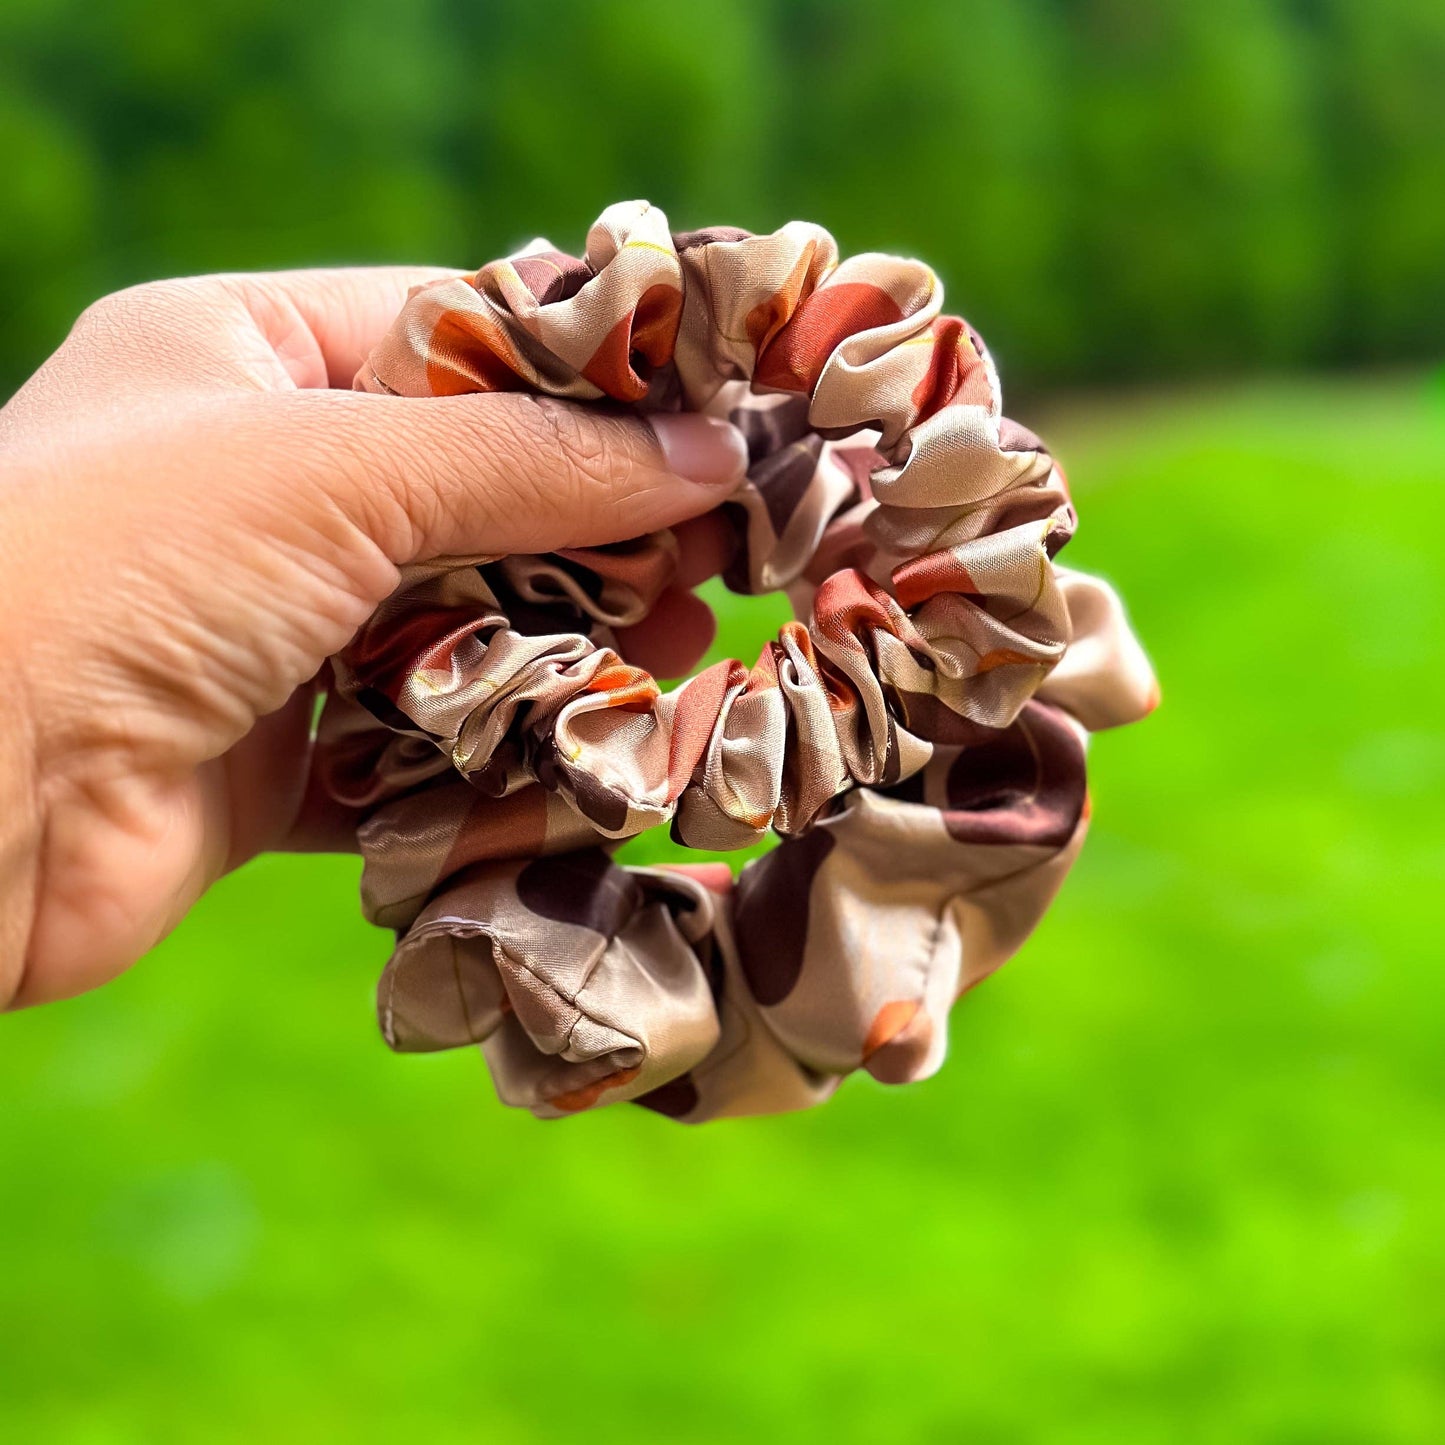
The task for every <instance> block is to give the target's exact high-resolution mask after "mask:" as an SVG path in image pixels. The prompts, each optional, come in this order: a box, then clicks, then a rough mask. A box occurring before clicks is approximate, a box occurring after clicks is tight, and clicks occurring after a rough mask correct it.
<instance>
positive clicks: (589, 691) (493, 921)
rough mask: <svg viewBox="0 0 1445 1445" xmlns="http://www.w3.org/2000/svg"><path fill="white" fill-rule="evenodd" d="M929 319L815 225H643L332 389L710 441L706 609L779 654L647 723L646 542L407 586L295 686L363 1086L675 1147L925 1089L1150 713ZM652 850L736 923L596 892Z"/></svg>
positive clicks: (463, 563)
mask: <svg viewBox="0 0 1445 1445" xmlns="http://www.w3.org/2000/svg"><path fill="white" fill-rule="evenodd" d="M942 300H943V288H942V285H941V284H940V282H939V280H938V278H937V277H936V276H935V275H934V273H933V272H932V271H931V270H930V269H929V268H928V267H927V266H925V265H923V264H922V263H921V262H918V261H910V260H904V259H901V258H899V257H896V256H888V255H880V254H866V255H860V256H855V257H853V258H851V259H849V260H844V261H839V259H838V253H837V248H836V246H835V244H834V242H833V239H832V237H831V236H830V235H829V234H828V233H827V232H826V231H824V230H823V229H821V228H820V227H818V226H814V225H810V224H807V223H804V222H798V221H794V222H790V223H789V224H787V225H785V226H783V227H782V228H781V229H780V230H777V231H775V232H773V233H772V234H771V235H758V236H754V235H750V234H749V233H747V232H746V231H740V230H734V229H730V228H714V229H710V230H705V231H693V232H686V233H679V234H676V235H674V234H672V233H671V232H670V231H669V229H668V224H667V219H666V217H665V216H664V215H663V213H662V212H661V211H660V210H657V209H656V208H655V207H652V206H650V205H648V204H647V203H646V202H642V201H634V202H626V203H623V204H619V205H614V206H611V207H609V208H608V209H607V210H606V211H604V212H603V214H602V216H601V217H600V218H599V220H598V221H597V223H596V224H595V225H594V226H593V227H592V229H591V231H590V232H589V233H588V237H587V248H586V255H585V256H584V257H582V258H581V259H578V258H576V257H572V256H567V255H563V254H561V253H560V252H557V251H555V250H553V249H552V248H551V247H550V246H549V245H548V244H547V243H546V242H544V241H537V242H534V243H532V245H530V246H528V247H527V248H526V249H525V250H523V251H522V252H520V253H519V254H517V255H515V256H512V257H509V258H507V259H505V260H501V261H495V262H493V263H492V264H491V265H488V266H484V267H483V268H482V269H481V270H480V271H479V272H477V273H476V275H475V276H472V277H466V278H455V279H449V280H443V281H439V282H436V283H434V284H431V285H427V286H424V287H422V288H420V289H419V290H417V291H416V292H414V293H413V295H412V296H411V298H410V299H409V300H408V302H407V303H406V306H405V307H404V309H403V310H402V312H401V315H400V316H399V317H398V319H397V321H396V323H395V325H394V326H393V328H392V330H391V332H390V334H389V335H388V336H387V337H386V338H385V339H384V340H383V341H382V342H381V343H380V344H379V345H378V346H377V348H376V350H375V351H374V352H373V353H372V355H371V356H370V358H369V359H368V361H367V362H366V364H365V365H364V366H363V367H362V369H361V372H360V374H359V375H358V377H357V379H356V385H357V387H358V388H360V389H363V390H366V391H372V392H386V393H395V394H399V395H403V396H437V395H451V394H456V393H459V392H478V391H502V390H509V391H517V390H530V391H533V392H537V393H544V394H546V395H549V396H554V397H565V398H570V399H572V400H574V401H579V402H589V401H603V400H608V401H610V402H613V403H618V402H620V403H624V404H626V405H627V406H629V407H631V408H633V409H635V410H638V411H657V410H692V411H702V412H707V413H710V414H713V415H718V416H725V417H728V418H729V419H730V420H731V421H732V422H734V423H735V424H736V425H737V426H738V427H739V428H740V429H741V430H742V431H743V433H744V435H745V436H746V438H747V440H748V445H749V452H750V468H749V472H748V477H747V480H746V482H745V483H744V484H743V486H742V487H741V489H740V490H739V491H737V492H735V493H733V494H732V495H731V496H730V497H729V499H728V500H727V501H726V502H724V503H723V504H722V507H721V509H720V510H721V513H722V515H723V517H724V518H725V519H726V521H727V522H728V523H729V524H730V526H731V528H732V530H733V532H734V533H735V537H736V543H737V547H736V553H735V556H734V560H733V562H732V564H731V565H730V566H729V568H728V570H727V571H726V572H725V574H724V580H725V582H726V584H727V586H728V587H730V588H731V589H732V590H734V591H737V592H747V593H756V592H767V591H772V590H776V589H785V590H786V591H787V593H788V596H789V598H790V600H791V602H792V604H793V608H794V612H795V615H796V616H797V617H800V618H801V617H808V618H809V621H808V623H807V625H806V626H804V625H803V623H802V622H800V621H793V622H789V623H787V624H786V625H785V626H784V627H783V629H782V631H781V633H780V634H779V636H778V638H777V639H776V640H775V641H772V642H769V643H767V644H766V646H765V647H764V648H763V651H762V654H761V656H760V657H759V659H758V661H757V662H756V664H755V665H754V666H752V667H751V668H749V667H747V666H745V665H744V664H743V663H741V662H736V661H728V662H720V663H718V664H716V665H715V666H713V667H710V668H708V669H706V670H705V671H703V672H702V673H700V674H698V675H697V676H696V677H693V678H692V679H691V680H690V681H688V682H687V683H685V684H684V685H683V686H682V687H680V688H678V689H677V690H676V691H674V692H670V693H663V692H662V691H661V690H660V689H659V687H658V685H657V683H656V682H655V681H654V679H653V678H652V677H651V676H650V675H649V674H648V673H646V672H644V671H643V670H641V669H640V668H637V667H634V666H633V665H631V664H630V663H628V662H627V661H625V660H624V659H623V657H622V656H620V655H619V652H618V650H617V647H616V637H615V634H614V631H613V629H614V628H619V627H623V626H631V625H634V624H635V623H636V622H638V621H639V620H640V619H641V618H642V617H644V616H645V615H646V614H647V613H648V611H649V610H650V608H651V607H652V606H653V604H654V603H655V602H656V600H657V598H658V597H659V596H660V595H661V593H662V591H663V590H664V588H665V587H666V586H667V585H668V583H669V581H670V580H671V578H672V576H673V572H674V568H675V564H676V545H675V542H674V540H673V537H672V534H671V533H670V532H658V533H654V534H652V535H650V536H647V537H641V538H638V539H636V540H634V541H629V542H624V543H618V544H616V545H612V546H604V547H594V548H586V549H573V550H569V551H564V552H557V553H551V554H547V555H545V556H540V555H539V556H508V557H493V556H479V557H467V558H449V559H444V560H441V561H438V562H433V563H427V564H425V565H420V566H414V567H410V568H408V569H406V571H405V573H404V575H403V579H402V582H401V585H400V586H399V588H398V590H397V591H396V593H395V594H394V595H393V596H392V597H391V598H389V599H388V601H387V602H386V603H385V604H384V605H383V606H382V607H381V608H380V609H379V610H378V611H377V612H376V614H375V615H374V616H373V617H372V618H371V619H370V621H368V622H367V623H366V624H365V625H364V626H363V627H362V628H361V630H360V631H359V633H358V634H357V635H356V637H355V638H354V639H353V641H352V642H351V643H350V645H349V646H348V647H347V648H346V650H345V651H344V652H342V653H341V654H340V655H339V656H338V657H337V658H335V659H334V660H333V668H334V672H335V676H336V683H337V686H336V690H335V692H334V693H333V695H332V697H331V698H330V700H329V701H328V704H327V708H326V712H325V714H324V716H323V720H322V725H321V736H320V747H321V755H322V758H323V767H324V770H325V777H326V779H327V782H328V786H329V787H330V790H331V791H332V793H333V794H334V795H335V796H336V797H337V798H338V799H340V800H342V801H344V802H346V803H348V804H350V805H352V806H354V807H357V808H360V809H362V810H363V812H364V821H363V822H362V824H361V826H360V829H359V834H358V837H359V842H360V847H361V851H362V854H363V855H364V858H365V871H364V875H363V881H362V896H363V903H364V906H365V910H366V914H367V917H368V918H370V919H371V920H372V921H373V922H375V923H378V924H381V925H384V926H387V927H390V928H393V929H395V930H396V933H397V935H398V941H397V945H396V949H395V952H394V953H393V955H392V958H391V961H390V962H389V963H388V965H387V967H386V970H385V972H384V974H383V976H382V979H381V984H380V989H379V995H378V1005H379V1014H380V1022H381V1027H382V1031H383V1033H384V1035H385V1037H386V1040H387V1042H388V1043H389V1044H390V1045H391V1046H392V1047H393V1048H395V1049H398V1050H429V1049H444V1048H453V1047H457V1046H460V1045H463V1044H480V1045H481V1048H482V1052H483V1054H484V1055H485V1057H486V1059H487V1062H488V1065H489V1066H490V1068H491V1071H492V1074H493V1077H494V1080H495V1082H496V1086H497V1091H498V1093H499V1094H500V1096H501V1097H502V1099H503V1100H504V1101H506V1102H507V1103H509V1104H516V1105H522V1106H524V1107H527V1108H530V1109H532V1110H533V1111H534V1112H535V1113H537V1114H539V1115H543V1116H547V1117H556V1116H559V1115H563V1114H570V1113H575V1112H577V1111H579V1110H582V1109H586V1108H589V1107H591V1106H593V1105H596V1104H600V1103H611V1102H615V1101H621V1100H633V1101H635V1102H637V1103H640V1104H643V1105H646V1106H647V1107H649V1108H652V1109H655V1110H658V1111H659V1112H661V1113H664V1114H667V1115H670V1116H672V1117H674V1118H678V1119H684V1120H688V1121H700V1120H703V1119H710V1118H716V1117H720V1116H725V1115H736V1114H752V1113H766V1112H775V1111H780V1110H786V1109H795V1108H801V1107H805V1106H807V1105H810V1104H813V1103H816V1102H818V1101H819V1100H821V1099H823V1098H825V1097H826V1096H827V1095H828V1094H830V1093H831V1092H832V1090H833V1089H834V1088H835V1087H836V1086H837V1084H838V1082H839V1081H840V1079H841V1078H842V1077H843V1076H844V1075H846V1074H848V1073H850V1072H851V1071H853V1070H855V1069H858V1068H860V1067H862V1068H866V1069H867V1070H868V1071H869V1072H870V1073H872V1074H873V1075H874V1076H875V1077H876V1078H878V1079H882V1080H884V1081H886V1082H890V1083H894V1082H904V1081H908V1080H913V1079H918V1078H921V1077H923V1076H925V1075H927V1074H930V1073H932V1072H933V1071H934V1070H935V1069H937V1068H938V1066H939V1065H940V1064H941V1063H942V1060H943V1056H944V1051H945V1047H946V1041H947V1017H948V1011H949V1009H950V1007H951V1005H952V1004H953V1002H954V1001H955V999H956V998H957V997H958V996H959V994H961V993H962V992H963V991H964V990H965V989H967V988H969V987H970V986H972V985H973V984H974V983H977V982H978V981H979V980H980V979H981V978H983V977H984V976H985V975H987V974H988V973H990V972H992V971H993V970H994V969H995V968H997V967H998V966H999V964H1001V963H1002V962H1003V961H1004V960H1005V959H1006V958H1007V957H1008V956H1009V955H1010V954H1011V953H1012V952H1013V951H1014V950H1015V949H1016V948H1017V947H1018V946H1019V945H1020V944H1021V943H1022V941H1023V940H1024V938H1025V937H1026V936H1027V934H1028V933H1029V931H1030V930H1031V929H1032V928H1033V926H1034V925H1035V923H1036V922H1037V921H1038V919H1039V918H1040V916H1041V915H1042V913H1043V911H1044V909H1045V908H1046V907H1047V905H1048V903H1049V901H1050V900H1051V898H1052V897H1053V895H1054V893H1055V891H1056V890H1057V888H1058V886H1059V884H1060V882H1061V881H1062V879H1063V876H1064V874H1065V873H1066V872H1067V870H1068V868H1069V866H1070V864H1071V863H1072V861H1073V858H1074V856H1075V855H1076V853H1077V851H1078V848H1079V846H1080V844H1081V842H1082V839H1083V834H1084V829H1085V826H1086V820H1087V815H1088V806H1087V797H1086V792H1085V780H1084V742H1085V738H1086V734H1087V733H1088V732H1090V731H1094V730H1097V729H1099V728H1103V727H1110V726H1113V725H1115V724H1119V723H1124V722H1129V721H1131V720H1133V719H1136V718H1139V717H1141V716H1143V715H1144V714H1145V713H1146V712H1148V711H1149V710H1150V708H1151V707H1152V706H1153V705H1154V703H1155V701H1156V700H1157V693H1156V688H1155V683H1154V679H1153V675H1152V672H1151V670H1150V667H1149V664H1148V661H1147V659H1146V658H1145V657H1144V654H1143V653H1142V651H1141V650H1140V648H1139V645H1138V643H1137V642H1136V641H1135V640H1134V638H1133V635H1132V634H1131V632H1130V631H1129V628H1128V625H1127V623H1126V621H1125V618H1124V615H1123V612H1122V609H1121V606H1120V603H1119V600H1118V598H1117V597H1116V596H1115V594H1114V592H1113V591H1112V590H1111V589H1110V588H1109V587H1108V586H1107V585H1106V584H1104V583H1103V582H1100V581H1098V580H1095V579H1093V578H1090V577H1086V576H1084V575H1082V574H1080V573H1077V572H1071V571H1068V570H1066V569H1063V568H1061V567H1059V566H1057V565H1056V564H1055V561H1054V557H1055V555H1056V553H1057V552H1058V550H1059V548H1061V547H1062V546H1063V545H1064V543H1065V542H1067V541H1068V539H1069V537H1070V536H1071V535H1072V533H1073V530H1074V526H1075V514H1074V509H1073V506H1072V504H1071V502H1070V500H1069V494H1068V490H1067V487H1066V484H1065V480H1064V475H1063V472H1062V471H1061V470H1060V469H1059V467H1058V466H1057V465H1056V464H1055V462H1054V461H1053V458H1052V457H1051V456H1050V455H1049V453H1048V452H1047V451H1046V450H1045V449H1044V447H1043V444H1042V443H1041V442H1040V441H1039V440H1038V438H1037V437H1035V436H1034V435H1033V434H1032V433H1030V432H1028V431H1025V430H1024V429H1023V428H1022V427H1019V426H1016V425H1014V424H1013V423H1012V422H1009V421H1007V420H1005V419H1004V418H1003V417H1002V416H1001V413H1000V395H999V384H998V376H997V373H996V371H995V369H994V365H993V362H992V360H991V359H990V357H989V355H988V352H987V350H986V349H985V347H984V345H983V342H982V341H981V339H980V338H979V337H978V335H977V334H976V333H975V332H974V331H973V330H972V329H971V328H970V327H969V326H968V325H967V323H965V322H963V321H961V320H959V319H957V318H956V317H950V316H944V315H941V314H940V307H941V305H942ZM660 823H670V824H671V827H672V832H673V836H674V838H675V839H677V840H678V841H679V842H681V843H683V844H686V845H688V846H690V847H695V848H704V849H719V848H722V849H726V848H736V847H740V846H742V845H745V844H748V843H752V842H754V841H755V840H757V839H759V838H760V837H762V836H763V835H764V834H765V833H767V832H768V831H769V830H770V829H771V830H772V831H774V832H776V833H777V834H779V835H781V839H782V841H781V842H780V843H779V844H778V846H777V847H776V848H774V849H773V850H772V851H770V852H768V853H766V854H765V855H763V856H762V857H760V858H757V859H754V860H753V861H752V862H750V863H749V864H748V865H747V866H746V867H745V868H744V869H743V871H742V874H741V876H740V877H739V878H738V880H737V883H736V886H734V885H733V884H732V882H731V880H730V879H725V880H723V881H721V882H718V883H716V884H713V883H711V882H709V883H704V882H701V881H699V879H698V878H697V877H694V876H691V875H687V874H683V873H679V872H676V871H673V870H670V869H666V868H626V867H621V866H619V865H618V864H616V863H614V862H613V861H612V859H611V857H610V856H609V853H610V850H611V849H612V848H613V847H614V846H615V844H616V840H621V839H625V838H628V837H631V836H633V835H635V834H637V833H640V832H642V831H643V830H644V829H647V828H650V827H652V826H654V825H656V824H660ZM713 871H714V872H717V873H722V872H725V871H726V870H722V869H717V870H713Z"/></svg>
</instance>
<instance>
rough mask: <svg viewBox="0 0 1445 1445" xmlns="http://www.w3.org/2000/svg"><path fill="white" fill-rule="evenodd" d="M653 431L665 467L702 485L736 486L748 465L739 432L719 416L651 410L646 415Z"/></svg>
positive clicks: (746, 452)
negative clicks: (650, 412)
mask: <svg viewBox="0 0 1445 1445" xmlns="http://www.w3.org/2000/svg"><path fill="white" fill-rule="evenodd" d="M647 420H648V424H649V425H650V426H651V427H652V430H653V431H654V432H655V433H656V434H657V442H658V445H659V446H660V447H661V448H662V454H663V456H664V457H665V458H666V460H667V469H668V471H670V472H672V473H674V474H675V475H676V476H679V477H683V478H685V479H686V480H687V481H689V482H697V483H698V484H699V485H700V486H705V487H726V486H736V485H737V484H738V483H739V482H740V481H742V479H743V475H744V473H745V472H746V471H747V469H748V444H747V442H746V441H745V440H744V438H743V434H742V432H740V431H739V430H738V429H737V427H735V426H734V425H733V424H732V423H731V422H730V421H724V420H723V419H722V417H720V416H700V415H699V414H698V413H697V412H691V411H680V412H655V413H653V415H651V416H649V417H648V418H647Z"/></svg>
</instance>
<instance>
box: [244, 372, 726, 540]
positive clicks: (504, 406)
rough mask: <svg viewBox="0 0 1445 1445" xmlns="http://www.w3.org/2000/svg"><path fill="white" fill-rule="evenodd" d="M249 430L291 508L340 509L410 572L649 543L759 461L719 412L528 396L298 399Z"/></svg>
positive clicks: (308, 395)
mask: <svg viewBox="0 0 1445 1445" xmlns="http://www.w3.org/2000/svg"><path fill="white" fill-rule="evenodd" d="M247 424H248V425H249V426H252V427H255V428H261V429H263V430H264V435H261V434H258V435H257V436H256V437H255V438H254V444H255V445H256V446H264V448H265V449H266V451H267V452H268V453H269V455H270V457H271V458H272V459H273V465H272V466H271V468H270V471H271V473H272V475H273V476H274V477H275V478H276V485H277V486H278V487H280V488H281V489H282V492H281V495H282V496H283V497H284V499H285V502H286V505H288V506H293V507H299V508H302V509H309V511H310V512H311V513H313V514H316V513H317V512H318V509H320V511H321V512H325V513H327V514H330V513H334V511H335V509H337V508H339V509H340V510H341V511H342V513H343V514H344V515H345V516H346V517H347V518H348V520H349V521H351V522H352V523H353V524H354V525H355V526H356V527H358V528H360V529H361V531H362V532H364V533H365V535H366V536H367V537H368V538H370V540H371V541H372V542H373V543H375V545H376V546H377V547H379V548H381V550H382V551H383V552H384V553H385V554H386V556H387V557H388V558H389V559H390V560H391V561H392V562H394V563H398V564H400V563H405V562H411V561H416V560H422V559H426V558H430V557H437V556H449V555H467V554H471V553H484V554H496V555H500V554H503V553H510V552H545V551H551V550H554V549H556V548H558V547H576V546H590V545H596V544H599V543H604V542H615V541H619V540H622V539H624V538H629V537H637V536H640V535H642V534H644V533H646V532H651V531H655V530H657V529H659V528H661V527H669V526H672V525H673V524H675V523H678V522H681V521H683V520H684V519H686V518H689V517H694V516H697V515H699V514H700V513H703V512H706V511H708V510H710V509H711V508H713V507H715V506H717V505H718V503H719V502H721V501H722V500H723V499H724V498H725V497H726V496H727V495H728V494H729V493H730V492H731V491H732V490H733V489H734V488H735V487H736V486H737V484H738V483H739V482H740V481H741V480H742V477H743V474H744V471H745V469H746V466H747V448H746V444H745V442H744V440H743V437H742V434H741V433H740V432H739V431H738V430H737V428H736V427H734V426H732V425H731V424H730V423H728V422H726V421H723V420H721V419H719V418H715V417H705V416H700V415H696V414H691V413H678V414H668V415H659V416H653V417H651V418H649V419H647V420H643V419H641V418H639V417H637V416H634V415H630V414H624V413H621V412H617V411H612V412H609V411H604V410H602V409H601V408H597V407H590V406H580V405H575V404H572V403H569V402H562V401H557V400H554V399H552V398H549V397H536V396H531V395H524V394H521V393H487V394H480V395H470V396H453V397H434V398H425V399H418V398H408V397H393V396H376V395H371V394H368V393H362V392H345V393H343V392H292V393H290V394H283V395H276V396H273V397H268V398H265V400H264V409H263V410H262V411H261V412H259V413H257V414H255V415H248V418H247ZM242 444H243V445H244V444H245V442H244V439H243V440H242Z"/></svg>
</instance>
